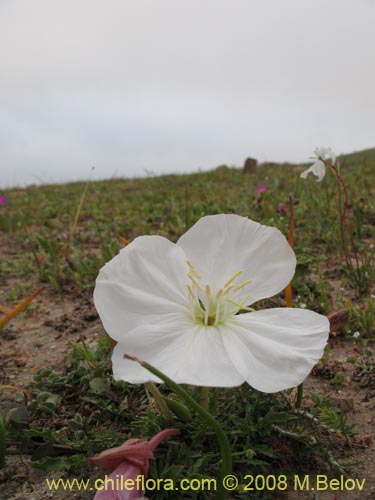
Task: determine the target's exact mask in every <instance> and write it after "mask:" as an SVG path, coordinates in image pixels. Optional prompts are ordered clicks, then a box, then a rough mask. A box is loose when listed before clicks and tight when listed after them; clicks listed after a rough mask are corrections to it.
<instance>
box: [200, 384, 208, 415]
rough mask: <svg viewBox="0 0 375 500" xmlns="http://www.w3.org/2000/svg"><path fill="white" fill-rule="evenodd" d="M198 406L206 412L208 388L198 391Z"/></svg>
mask: <svg viewBox="0 0 375 500" xmlns="http://www.w3.org/2000/svg"><path fill="white" fill-rule="evenodd" d="M200 396H201V397H200V400H199V402H200V404H201V405H202V406H203V408H204V409H205V410H208V402H209V400H210V393H209V389H208V387H201V389H200Z"/></svg>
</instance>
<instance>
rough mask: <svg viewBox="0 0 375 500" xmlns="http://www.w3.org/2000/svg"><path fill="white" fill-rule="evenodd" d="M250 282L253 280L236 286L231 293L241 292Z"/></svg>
mask: <svg viewBox="0 0 375 500" xmlns="http://www.w3.org/2000/svg"><path fill="white" fill-rule="evenodd" d="M252 282H253V280H246V281H244V282H243V283H240V284H239V285H237V286H236V288H234V289H233V291H234V292H237V291H238V290H241V288H243V287H244V286H246V285H249V284H250V283H252Z"/></svg>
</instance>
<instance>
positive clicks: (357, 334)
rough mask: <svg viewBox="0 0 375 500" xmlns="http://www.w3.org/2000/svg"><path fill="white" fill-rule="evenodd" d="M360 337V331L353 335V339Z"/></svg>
mask: <svg viewBox="0 0 375 500" xmlns="http://www.w3.org/2000/svg"><path fill="white" fill-rule="evenodd" d="M360 335H361V334H360V333H359V332H358V331H356V332H354V333H353V338H354V339H357V338H358V337H359V336H360Z"/></svg>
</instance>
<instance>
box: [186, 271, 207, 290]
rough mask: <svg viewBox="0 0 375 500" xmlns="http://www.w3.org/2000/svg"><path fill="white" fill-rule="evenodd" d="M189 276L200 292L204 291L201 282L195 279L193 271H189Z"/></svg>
mask: <svg viewBox="0 0 375 500" xmlns="http://www.w3.org/2000/svg"><path fill="white" fill-rule="evenodd" d="M188 277H189V278H190V279H191V281H192V282H193V284H194V285H195V286H196V287H197V288H198V290H199V291H200V292H202V291H203V290H202V287H201V286H200V284H199V283H198V281H197V280H196V279H195V277H194V276H193V275H192V274H191V273H188Z"/></svg>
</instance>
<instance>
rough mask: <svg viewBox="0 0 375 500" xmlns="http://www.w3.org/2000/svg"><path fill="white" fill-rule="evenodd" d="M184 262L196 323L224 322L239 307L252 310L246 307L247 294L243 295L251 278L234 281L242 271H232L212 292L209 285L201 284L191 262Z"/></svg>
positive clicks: (200, 277)
mask: <svg viewBox="0 0 375 500" xmlns="http://www.w3.org/2000/svg"><path fill="white" fill-rule="evenodd" d="M186 263H187V265H188V267H189V270H188V272H187V277H188V278H189V281H190V282H189V283H188V284H187V285H186V288H187V290H188V295H189V304H190V309H191V313H192V316H193V318H194V320H195V321H196V322H197V323H200V324H203V325H205V326H217V325H220V324H224V323H225V322H226V321H227V320H228V319H230V318H231V317H232V316H234V315H235V314H237V313H238V312H239V311H240V310H241V309H242V310H246V311H253V309H251V308H250V307H246V301H247V300H248V298H249V295H244V289H245V288H246V287H247V286H248V285H250V283H251V282H252V280H246V281H243V282H242V283H239V284H236V283H235V281H236V280H237V278H238V277H239V276H240V274H242V271H237V272H236V273H234V274H233V276H231V277H230V278H229V279H228V280H227V281H226V282H225V283H224V285H223V287H222V288H219V290H217V291H215V292H213V291H212V288H211V285H209V284H206V285H203V284H202V276H201V275H200V274H199V272H198V271H197V269H196V268H195V266H194V265H193V263H192V262H191V261H190V260H187V261H186Z"/></svg>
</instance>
